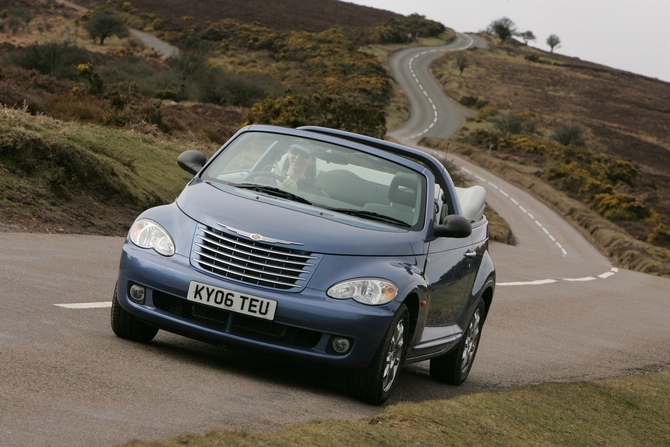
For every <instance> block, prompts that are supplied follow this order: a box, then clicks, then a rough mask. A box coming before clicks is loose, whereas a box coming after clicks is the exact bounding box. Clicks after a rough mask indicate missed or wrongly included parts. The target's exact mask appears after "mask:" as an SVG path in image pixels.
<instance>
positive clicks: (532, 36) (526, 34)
mask: <svg viewBox="0 0 670 447" xmlns="http://www.w3.org/2000/svg"><path fill="white" fill-rule="evenodd" d="M519 37H521V38H522V39H523V43H524V44H526V45H528V42H529V41H531V40H535V34H533V32H532V31H530V30H528V31H524V32H523V33H519Z"/></svg>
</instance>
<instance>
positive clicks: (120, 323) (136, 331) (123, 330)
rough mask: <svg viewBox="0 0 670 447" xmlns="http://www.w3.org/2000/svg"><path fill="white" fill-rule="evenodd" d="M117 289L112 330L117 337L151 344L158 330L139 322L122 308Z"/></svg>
mask: <svg viewBox="0 0 670 447" xmlns="http://www.w3.org/2000/svg"><path fill="white" fill-rule="evenodd" d="M117 287H118V286H117ZM117 287H115V288H114V296H113V298H112V330H113V331H114V333H115V334H116V335H117V337H121V338H125V339H127V340H132V341H138V342H142V343H148V342H150V341H151V340H153V338H154V337H155V336H156V334H157V333H158V328H156V327H153V326H150V325H148V324H146V323H145V322H143V321H141V320H138V319H137V318H136V317H135V316H133V315H132V314H130V313H129V312H128V311H126V310H125V309H124V308H123V307H121V305H120V304H119V301H118V299H117V298H116V295H117V290H118V289H117Z"/></svg>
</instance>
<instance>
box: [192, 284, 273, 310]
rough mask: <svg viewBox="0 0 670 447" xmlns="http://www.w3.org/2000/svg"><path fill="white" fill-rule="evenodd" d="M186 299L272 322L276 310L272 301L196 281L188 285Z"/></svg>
mask: <svg viewBox="0 0 670 447" xmlns="http://www.w3.org/2000/svg"><path fill="white" fill-rule="evenodd" d="M186 299H187V300H189V301H192V302H194V303H199V304H204V305H206V306H212V307H218V308H219V309H225V310H229V311H231V312H237V313H240V314H244V315H251V316H253V317H258V318H264V319H266V320H273V319H274V317H275V311H276V310H277V302H276V301H274V300H268V299H266V298H261V297H258V296H253V295H247V294H242V293H238V292H234V291H232V290H227V289H223V288H221V287H214V286H210V285H209V284H203V283H200V282H196V281H191V284H189V287H188V295H186Z"/></svg>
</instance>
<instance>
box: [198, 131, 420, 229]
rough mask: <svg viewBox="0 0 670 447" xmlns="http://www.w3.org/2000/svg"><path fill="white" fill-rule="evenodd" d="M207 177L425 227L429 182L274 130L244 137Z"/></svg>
mask: <svg viewBox="0 0 670 447" xmlns="http://www.w3.org/2000/svg"><path fill="white" fill-rule="evenodd" d="M202 177H203V178H204V179H205V180H209V181H213V182H221V183H226V184H230V185H233V186H236V187H238V188H246V189H251V190H254V191H255V192H260V193H262V194H267V195H270V196H275V197H279V198H282V199H286V200H292V201H295V202H300V203H308V204H311V205H313V206H317V207H321V208H326V209H329V210H332V211H333V212H336V213H342V214H346V215H347V216H355V217H357V218H360V219H366V220H374V221H378V222H383V223H386V224H389V225H394V226H398V227H403V228H418V227H420V226H421V225H422V223H423V212H424V211H423V204H424V203H425V194H426V192H425V191H426V180H425V178H424V177H423V176H422V175H421V174H420V173H418V172H416V171H413V170H411V169H408V168H406V167H404V166H402V165H400V164H398V163H395V162H393V161H390V160H387V159H385V158H381V157H378V156H375V155H371V154H368V153H366V152H361V151H357V150H354V149H351V148H348V147H344V146H337V145H332V144H328V143H324V142H322V141H317V140H311V139H306V138H298V137H296V136H291V135H284V134H275V133H270V132H246V133H243V134H241V135H239V136H238V137H237V138H236V139H235V140H234V141H233V142H231V143H230V144H229V145H228V146H227V147H226V149H225V150H224V151H223V152H221V153H220V154H219V156H218V157H217V158H216V159H215V160H214V161H213V162H212V163H211V164H210V165H209V166H208V168H207V169H206V171H205V172H204V173H203V175H202Z"/></svg>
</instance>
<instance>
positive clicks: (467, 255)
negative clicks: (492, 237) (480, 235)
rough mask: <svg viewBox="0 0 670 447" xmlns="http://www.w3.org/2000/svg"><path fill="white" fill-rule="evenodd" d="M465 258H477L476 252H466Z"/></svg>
mask: <svg viewBox="0 0 670 447" xmlns="http://www.w3.org/2000/svg"><path fill="white" fill-rule="evenodd" d="M465 257H466V258H476V257H477V252H476V251H474V250H468V251H466V252H465Z"/></svg>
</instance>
